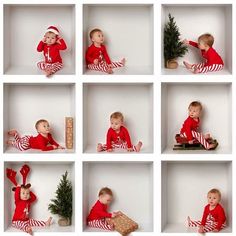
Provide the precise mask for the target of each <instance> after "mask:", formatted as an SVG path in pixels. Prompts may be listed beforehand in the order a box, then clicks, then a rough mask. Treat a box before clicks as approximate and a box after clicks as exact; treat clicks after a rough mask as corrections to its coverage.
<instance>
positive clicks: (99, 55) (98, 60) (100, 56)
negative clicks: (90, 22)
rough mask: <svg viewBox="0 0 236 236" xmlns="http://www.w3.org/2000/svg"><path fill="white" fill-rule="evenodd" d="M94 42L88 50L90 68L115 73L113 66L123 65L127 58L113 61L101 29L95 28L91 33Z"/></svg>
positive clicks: (87, 59) (87, 56) (87, 58)
mask: <svg viewBox="0 0 236 236" xmlns="http://www.w3.org/2000/svg"><path fill="white" fill-rule="evenodd" d="M89 36H90V39H91V41H92V44H91V45H90V46H89V48H88V49H87V52H86V63H87V67H88V69H90V70H96V71H102V72H105V73H108V74H112V73H113V68H117V67H123V66H124V65H125V59H124V58H123V59H122V60H121V61H119V62H112V61H111V60H110V57H109V55H108V53H107V50H106V47H105V45H104V44H103V43H104V36H103V32H102V31H101V30H100V29H93V30H92V31H91V32H90V33H89Z"/></svg>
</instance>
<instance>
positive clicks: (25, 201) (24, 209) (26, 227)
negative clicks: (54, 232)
mask: <svg viewBox="0 0 236 236" xmlns="http://www.w3.org/2000/svg"><path fill="white" fill-rule="evenodd" d="M30 187H31V185H30V184H26V185H21V186H17V187H16V188H15V189H14V191H15V205H16V208H15V212H14V215H13V218H12V226H13V227H15V228H17V229H20V230H22V231H24V232H27V233H28V234H30V235H33V231H32V226H37V227H44V226H50V224H51V220H52V217H49V218H48V220H47V221H39V220H34V219H32V218H29V213H30V206H31V204H32V203H33V202H34V201H35V200H36V196H35V195H34V193H33V192H31V191H30Z"/></svg>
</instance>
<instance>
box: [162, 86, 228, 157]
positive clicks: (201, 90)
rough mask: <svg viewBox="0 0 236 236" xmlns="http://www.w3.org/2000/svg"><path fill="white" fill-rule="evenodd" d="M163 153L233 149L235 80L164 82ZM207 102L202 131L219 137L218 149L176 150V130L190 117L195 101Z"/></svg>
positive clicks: (218, 151)
mask: <svg viewBox="0 0 236 236" xmlns="http://www.w3.org/2000/svg"><path fill="white" fill-rule="evenodd" d="M161 90H162V91H161V99H162V102H161V150H162V153H165V154H166V153H175V154H177V153H179V154H183V153H185V154H186V153H187V154H190V153H202V154H203V153H204V154H206V153H209V152H210V153H225V154H226V153H231V152H232V84H231V83H214V84H213V83H162V85H161ZM196 100H197V101H200V102H201V103H202V105H203V113H202V117H201V125H200V126H201V127H200V128H201V131H202V132H203V133H208V132H210V134H211V135H212V137H213V138H215V139H217V141H218V143H219V146H218V147H217V149H216V150H215V151H205V150H201V151H186V150H184V151H173V150H172V149H173V146H174V143H175V142H176V141H175V134H177V133H179V132H180V129H181V128H182V125H183V123H184V121H185V119H187V117H188V106H189V104H190V103H191V102H192V101H196Z"/></svg>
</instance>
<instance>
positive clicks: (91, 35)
mask: <svg viewBox="0 0 236 236" xmlns="http://www.w3.org/2000/svg"><path fill="white" fill-rule="evenodd" d="M96 32H102V31H101V30H100V29H98V28H96V29H93V30H91V31H90V33H89V37H90V39H92V37H93V35H94V34H95V33H96Z"/></svg>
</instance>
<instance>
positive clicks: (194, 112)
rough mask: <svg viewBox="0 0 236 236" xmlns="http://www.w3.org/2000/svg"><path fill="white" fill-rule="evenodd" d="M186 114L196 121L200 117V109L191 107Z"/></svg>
mask: <svg viewBox="0 0 236 236" xmlns="http://www.w3.org/2000/svg"><path fill="white" fill-rule="evenodd" d="M188 114H189V116H190V117H191V118H193V119H197V118H199V117H200V115H201V108H200V107H199V106H194V107H193V106H191V107H189V109H188Z"/></svg>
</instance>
